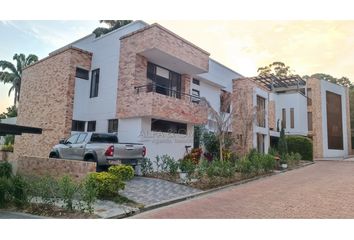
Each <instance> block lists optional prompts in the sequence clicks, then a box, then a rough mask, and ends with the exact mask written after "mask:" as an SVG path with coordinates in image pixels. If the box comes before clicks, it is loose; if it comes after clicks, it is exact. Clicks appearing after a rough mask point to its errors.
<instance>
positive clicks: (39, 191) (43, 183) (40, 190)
mask: <svg viewBox="0 0 354 240" xmlns="http://www.w3.org/2000/svg"><path fill="white" fill-rule="evenodd" d="M59 190H60V189H59V184H58V181H57V180H55V179H54V178H53V177H50V176H45V177H41V178H39V179H34V180H33V181H32V182H31V195H32V196H37V197H40V198H41V199H42V201H43V203H45V204H48V205H54V203H55V201H56V199H57V198H58V197H59V194H58V193H59Z"/></svg>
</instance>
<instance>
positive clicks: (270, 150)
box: [268, 147, 279, 156]
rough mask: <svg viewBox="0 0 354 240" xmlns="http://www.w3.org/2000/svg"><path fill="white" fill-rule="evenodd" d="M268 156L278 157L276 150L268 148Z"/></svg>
mask: <svg viewBox="0 0 354 240" xmlns="http://www.w3.org/2000/svg"><path fill="white" fill-rule="evenodd" d="M268 154H270V155H272V156H279V152H278V150H277V149H276V148H272V147H269V148H268Z"/></svg>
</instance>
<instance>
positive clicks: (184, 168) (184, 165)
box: [179, 158, 196, 178]
mask: <svg viewBox="0 0 354 240" xmlns="http://www.w3.org/2000/svg"><path fill="white" fill-rule="evenodd" d="M179 168H180V170H181V172H184V173H187V175H188V177H189V178H190V177H191V176H192V175H193V173H194V171H195V169H196V165H195V164H194V163H193V162H192V161H191V160H190V159H188V158H186V159H181V160H179Z"/></svg>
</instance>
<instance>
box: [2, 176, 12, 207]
mask: <svg viewBox="0 0 354 240" xmlns="http://www.w3.org/2000/svg"><path fill="white" fill-rule="evenodd" d="M10 196H11V182H10V179H9V178H7V177H0V208H1V207H4V206H6V204H7V203H8V202H9V201H10Z"/></svg>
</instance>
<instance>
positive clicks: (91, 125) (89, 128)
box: [87, 121, 96, 132]
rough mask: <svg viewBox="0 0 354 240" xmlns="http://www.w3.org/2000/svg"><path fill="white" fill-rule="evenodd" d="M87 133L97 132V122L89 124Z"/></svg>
mask: <svg viewBox="0 0 354 240" xmlns="http://www.w3.org/2000/svg"><path fill="white" fill-rule="evenodd" d="M87 131H88V132H94V131H96V121H88V122H87Z"/></svg>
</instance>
